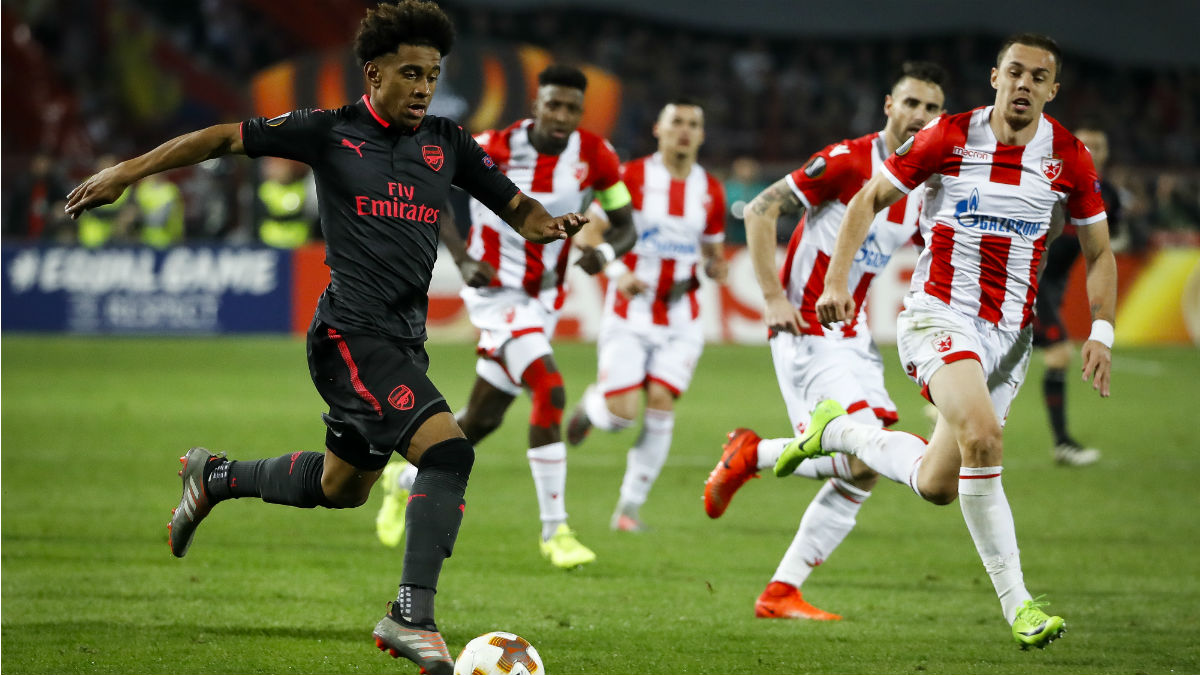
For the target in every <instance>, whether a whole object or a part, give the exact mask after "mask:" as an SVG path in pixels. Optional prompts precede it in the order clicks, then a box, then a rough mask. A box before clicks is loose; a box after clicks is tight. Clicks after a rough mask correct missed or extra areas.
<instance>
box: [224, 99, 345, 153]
mask: <svg viewBox="0 0 1200 675" xmlns="http://www.w3.org/2000/svg"><path fill="white" fill-rule="evenodd" d="M333 121H334V115H333V113H331V112H329V111H326V110H319V109H304V110H293V111H292V112H289V113H284V114H282V115H280V116H278V117H272V118H271V119H267V118H265V117H258V118H255V119H251V120H246V121H245V122H242V145H243V146H245V148H246V154H247V155H249V156H251V157H262V156H264V155H268V156H271V157H283V158H285V159H294V160H296V161H298V162H304V163H306V164H310V165H311V164H312V163H313V161H314V160H315V159H316V156H317V148H318V147H320V145H321V141H322V139H324V138H325V135H326V134H327V133H328V131H329V128H330V126H331V125H332V124H333Z"/></svg>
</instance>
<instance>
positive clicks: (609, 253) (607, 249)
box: [596, 241, 617, 265]
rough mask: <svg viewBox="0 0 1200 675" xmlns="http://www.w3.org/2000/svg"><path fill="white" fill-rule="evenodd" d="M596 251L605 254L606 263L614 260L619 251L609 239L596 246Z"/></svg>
mask: <svg viewBox="0 0 1200 675" xmlns="http://www.w3.org/2000/svg"><path fill="white" fill-rule="evenodd" d="M596 252H597V253H599V254H600V255H602V256H604V264H605V265H607V264H608V263H610V262H612V261H613V260H615V259H616V257H617V252H616V251H614V250H613V247H612V244H610V243H608V242H607V241H606V242H604V243H603V244H600V245H599V246H597V247H596Z"/></svg>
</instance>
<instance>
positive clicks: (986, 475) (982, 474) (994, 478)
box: [958, 466, 1032, 625]
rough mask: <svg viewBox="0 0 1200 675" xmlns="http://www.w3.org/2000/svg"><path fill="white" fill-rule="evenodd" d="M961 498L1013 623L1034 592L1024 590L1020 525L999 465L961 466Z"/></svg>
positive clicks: (977, 546) (1007, 617) (973, 536)
mask: <svg viewBox="0 0 1200 675" xmlns="http://www.w3.org/2000/svg"><path fill="white" fill-rule="evenodd" d="M958 502H959V504H960V505H961V506H962V513H963V520H965V521H967V529H968V530H970V531H971V539H972V540H974V541H975V550H976V551H978V552H979V558H980V560H982V561H983V567H984V569H986V570H987V573H988V576H989V577H991V578H992V585H993V586H995V587H996V595H998V596H999V597H1000V606H1001V608H1003V610H1004V619H1005V620H1006V621H1008V623H1009V624H1010V625H1011V624H1012V622H1013V619H1015V618H1016V616H1017V610H1018V609H1020V608H1021V605H1023V604H1024V603H1025V601H1026V600H1029V599H1030V598H1031V597H1032V596H1030V595H1029V591H1027V590H1025V578H1024V576H1023V575H1022V574H1021V552H1020V550H1019V549H1018V548H1017V528H1016V525H1014V524H1013V517H1012V509H1011V508H1009V505H1008V499H1007V498H1006V497H1005V496H1004V486H1003V485H1001V483H1000V467H998V466H981V467H967V466H964V467H961V468H960V469H959V474H958Z"/></svg>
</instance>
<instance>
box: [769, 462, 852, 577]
mask: <svg viewBox="0 0 1200 675" xmlns="http://www.w3.org/2000/svg"><path fill="white" fill-rule="evenodd" d="M870 496H871V493H870V492H867V491H865V490H861V489H859V488H857V487H854V486H853V485H851V484H849V483H847V482H845V481H843V480H841V479H838V478H832V479H830V480H828V481H826V483H825V484H824V485H822V486H821V489H820V490H819V491H818V492H817V495H816V496H815V497H813V500H812V502H811V503H810V504H809V505H808V508H807V509H805V511H804V517H802V518H801V519H800V528H799V529H798V530H797V531H796V536H795V538H793V539H792V545H791V546H788V550H787V552H786V553H784V554H783V560H780V561H779V567H778V569H776V570H775V575H774V576H772V577H771V581H782V582H785V583H789V584H791V585H793V586H795V587H796V588H800V586H801V585H802V584H803V583H804V581H805V580H806V579H808V575H809V574H812V571H813V569H814V568H815V567H816V566H817V565H820V564H821V563H823V562H825V561H826V560H828V559H829V556H830V554H832V553H833V550H834V549H835V548H837V547H838V544H840V543H842V540H843V539H845V538H846V535H848V534H850V530H853V529H854V523H855V519H856V517H857V516H858V510H859V509H860V508H861V507H862V503H863V502H864V501H866V499H867V497H870Z"/></svg>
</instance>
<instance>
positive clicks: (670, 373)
mask: <svg viewBox="0 0 1200 675" xmlns="http://www.w3.org/2000/svg"><path fill="white" fill-rule="evenodd" d="M654 136H655V137H656V138H657V139H658V152H656V153H654V154H653V155H650V156H649V157H642V158H640V159H635V160H633V161H631V162H628V163H626V164H625V165H624V166H623V167H622V169H621V176H622V178H623V179H624V181H625V185H627V186H628V187H629V191H630V193H631V194H632V195H633V222H634V224H635V225H636V226H637V234H638V237H637V245H636V246H634V248H633V250H632V251H631V252H629V253H627V254H625V256H624V257H623V258H622V259H620V260H614V261H613V262H611V263H609V265H608V268H607V270H606V274H607V275H608V277H609V278H610V279H611V280H612V282H611V283H609V284H608V292H607V296H606V298H605V301H604V319H603V323H602V324H601V328H600V335H599V337H598V339H597V343H596V349H597V352H598V359H597V360H598V367H597V369H598V371H599V372H598V376H597V381H596V384H595V385H592V386H589V387H588V388H587V391H586V392H585V394H584V396H583V399H582V402H581V403H580V404H579V405H578V406H577V407H576V408H575V410H574V412H573V413H572V415H571V419H570V421H569V422H568V423H567V442H568V443H570V444H572V445H578V444H579V443H581V442H582V441H583V439H584V437H585V436H586V435H587V433H588V431H589V430H590V429H591V428H592V427H593V426H594V427H596V428H599V429H603V430H605V431H619V430H621V429H625V428H627V427H629V426H630V425H632V424H633V420H634V417H636V416H637V411H638V406H639V404H640V403H641V401H640V399H641V397H642V395H643V394H644V395H645V412H644V413H643V420H642V433H641V435H640V436H638V439H637V443H636V444H635V445H634V446H633V448H632V449H630V451H629V453H628V455H627V456H626V465H625V477H624V479H623V480H622V482H621V490H620V497H619V499H618V501H617V507H616V510H615V511H614V512H613V515H612V520H611V522H610V526H611V527H612V528H613V529H614V530H621V531H627V532H638V531H643V530H645V525H644V524H643V523H642V520H641V517H640V515H639V513H638V510H639V509H640V508H641V506H642V504H644V503H645V502H646V499H647V498H648V497H649V495H650V489H651V488H652V487H653V486H654V481H655V479H657V478H658V474H659V472H660V471H661V470H662V467H663V464H664V463H665V462H666V461H667V454H668V452H669V451H670V449H671V436H672V431H673V429H674V427H675V401H676V399H678V398H679V397H680V396H681V395H682V394H683V392H684V391H686V390H687V387H688V384H689V383H690V382H691V380H692V373H693V372H694V371H695V369H696V363H697V361H699V359H700V353H701V351H703V349H704V332H703V329H702V327H701V325H700V305H699V302H698V301H697V299H696V289H697V288H699V286H700V282H699V280H698V279H697V277H696V268H697V266H698V264H702V265H703V267H704V271H705V274H707V275H708V277H709V278H710V279H712V280H714V281H716V282H717V283H724V281H725V275H726V264H725V255H724V250H723V244H722V242H723V241H724V237H725V190H724V189H723V188H722V186H721V183H720V181H718V180H717V179H716V178H715V177H714V176H713V175H712V174H710V173H708V172H707V171H705V170H704V168H703V167H701V166H700V165H699V164H697V163H696V155H697V154H698V153H699V152H700V145H701V144H702V143H703V142H704V110H703V109H702V108H701V107H700V105H699V104H698V103H696V102H695V101H691V100H687V99H679V100H676V101H673V102H671V103H668V104H666V105H665V106H664V107H663V109H662V111H661V112H660V113H659V115H658V120H657V121H656V122H655V124H654Z"/></svg>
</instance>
